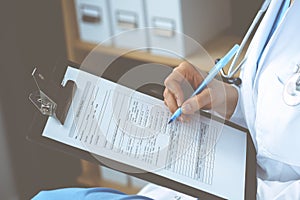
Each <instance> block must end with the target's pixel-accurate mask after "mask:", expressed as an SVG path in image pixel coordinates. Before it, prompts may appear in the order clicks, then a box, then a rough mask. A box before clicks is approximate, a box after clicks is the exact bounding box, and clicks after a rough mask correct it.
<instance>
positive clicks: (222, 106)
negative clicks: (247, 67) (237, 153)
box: [163, 62, 238, 120]
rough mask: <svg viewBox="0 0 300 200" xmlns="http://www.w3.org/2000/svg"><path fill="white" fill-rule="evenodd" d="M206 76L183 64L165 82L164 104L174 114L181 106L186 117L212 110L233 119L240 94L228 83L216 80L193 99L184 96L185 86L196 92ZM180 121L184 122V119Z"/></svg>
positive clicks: (185, 63) (204, 73)
mask: <svg viewBox="0 0 300 200" xmlns="http://www.w3.org/2000/svg"><path fill="white" fill-rule="evenodd" d="M206 75H207V73H206V72H203V71H201V70H199V69H197V68H196V67H194V66H193V65H191V64H190V63H188V62H183V63H181V64H180V65H179V66H178V67H176V68H175V69H174V70H173V72H172V73H171V74H170V75H169V76H168V77H167V78H166V80H165V83H164V84H165V86H166V88H165V90H164V93H163V96H164V102H165V104H166V106H168V108H169V109H170V111H171V112H172V113H174V112H175V111H176V110H177V108H178V107H180V106H181V107H182V113H183V114H184V115H188V114H193V113H194V112H196V111H198V110H199V109H210V110H213V111H216V112H217V113H218V114H220V115H221V116H223V117H224V118H226V119H229V118H230V117H231V115H232V114H233V112H234V110H235V107H236V104H237V100H238V92H237V90H236V89H235V88H234V87H233V86H231V85H229V84H227V83H224V82H222V81H219V80H217V79H214V80H212V81H211V82H210V84H208V87H206V88H205V89H204V90H203V91H202V92H201V93H200V94H198V95H196V96H194V97H192V98H189V96H187V95H186V96H185V95H184V92H185V89H184V88H186V87H184V85H185V86H186V85H189V87H190V88H191V89H193V90H195V89H196V88H197V87H198V86H199V85H200V83H201V82H202V81H203V79H204V78H205V76H206ZM192 92H193V91H192ZM187 98H189V99H187ZM185 99H186V101H185ZM179 119H180V120H183V118H182V117H180V118H179Z"/></svg>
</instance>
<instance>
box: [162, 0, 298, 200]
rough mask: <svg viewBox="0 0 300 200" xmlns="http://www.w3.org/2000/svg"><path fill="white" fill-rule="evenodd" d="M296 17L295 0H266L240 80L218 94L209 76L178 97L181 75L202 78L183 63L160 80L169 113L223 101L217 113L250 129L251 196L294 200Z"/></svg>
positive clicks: (192, 80) (218, 87)
mask: <svg viewBox="0 0 300 200" xmlns="http://www.w3.org/2000/svg"><path fill="white" fill-rule="evenodd" d="M284 5H287V9H286V10H285V11H283V10H282V9H283V7H284ZM299 20H300V0H295V1H294V2H286V1H285V0H272V1H271V3H270V5H269V7H268V10H267V11H266V13H265V15H264V18H263V20H262V21H261V23H260V25H259V27H258V29H257V31H256V33H255V35H254V37H253V39H252V41H251V44H250V46H249V49H248V50H247V53H246V57H245V58H246V61H245V62H244V64H243V65H242V70H241V73H240V78H241V80H242V83H241V85H240V86H239V87H235V86H232V85H229V84H225V91H226V95H220V93H222V91H223V90H224V89H223V88H222V87H223V85H222V83H220V82H219V81H218V80H214V81H212V82H211V84H210V85H209V87H207V88H206V89H205V90H204V91H203V92H201V93H200V94H199V95H197V96H195V97H194V98H191V99H189V100H187V101H185V102H183V95H182V91H181V83H182V81H183V79H186V80H188V81H190V83H191V84H192V85H193V86H194V87H197V85H199V82H201V81H202V78H201V77H202V76H200V74H199V73H198V72H197V71H198V70H196V69H195V68H194V67H193V66H192V65H190V64H188V63H182V64H181V65H179V66H178V67H177V68H175V70H174V71H173V72H172V73H171V74H170V76H169V77H168V78H167V79H166V81H165V85H166V89H165V91H164V98H165V99H164V101H165V104H166V105H167V106H168V107H169V109H170V110H171V111H172V112H174V111H175V110H176V109H177V108H178V107H179V106H182V111H183V113H184V114H191V113H194V112H195V111H196V110H198V109H200V108H205V109H209V108H211V107H212V105H214V106H213V107H218V105H224V104H226V105H227V110H226V112H225V113H224V112H222V111H219V114H221V115H223V116H224V117H225V118H227V119H230V120H231V121H234V122H236V123H239V124H241V125H243V126H246V127H247V128H248V129H249V130H250V133H251V136H252V139H253V141H254V144H255V147H256V150H257V199H300V155H299V152H300V99H299V96H298V95H299V93H300V23H299ZM297 81H298V83H297ZM297 87H298V88H297ZM295 89H298V91H297V90H295ZM294 90H295V91H296V92H295V91H294ZM293 91H294V92H293ZM215 111H217V112H218V109H216V110H215Z"/></svg>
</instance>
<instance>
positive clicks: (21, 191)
mask: <svg viewBox="0 0 300 200" xmlns="http://www.w3.org/2000/svg"><path fill="white" fill-rule="evenodd" d="M1 3H2V4H1V6H0V26H1V29H0V44H1V45H0V55H1V56H0V91H1V93H0V106H1V107H2V110H1V117H2V122H3V123H4V126H5V130H3V131H1V137H5V138H6V142H7V143H6V147H7V151H8V153H9V155H10V161H11V170H12V175H13V178H12V177H11V176H9V174H8V176H7V177H6V178H5V179H2V176H1V183H4V184H5V183H8V184H11V182H12V180H15V184H16V192H17V194H18V196H19V197H20V199H30V198H31V197H32V196H33V195H34V194H36V193H37V192H39V191H40V190H42V189H52V188H58V187H68V186H74V185H76V182H75V181H76V178H77V176H78V174H79V173H80V165H79V164H80V163H79V160H78V159H77V158H73V157H71V156H67V155H64V154H63V153H61V152H58V151H55V150H53V149H49V148H46V147H44V146H40V145H38V144H35V143H31V142H29V141H28V140H27V139H26V137H27V135H28V134H30V133H32V132H35V131H38V130H36V129H35V127H36V124H34V123H33V116H34V115H35V114H36V112H37V111H36V109H35V107H34V106H33V105H32V104H31V103H30V101H29V100H28V95H29V93H30V92H31V91H33V90H36V86H35V85H34V82H33V79H32V77H31V72H32V70H33V68H34V66H38V67H40V68H42V69H49V70H51V69H53V67H54V66H60V61H61V60H64V59H65V58H66V56H65V55H66V52H65V51H66V50H65V46H64V43H65V42H64V32H63V26H62V19H61V8H60V0H26V1H19V0H4V1H2V2H1ZM0 140H1V139H0ZM1 141H2V140H1ZM4 141H5V140H3V141H2V142H4ZM1 148H2V144H1ZM7 156H8V154H6V155H4V158H3V159H4V160H1V164H2V163H8V162H9V159H8V158H7ZM7 168H10V166H9V165H7V166H3V170H6V169H7ZM1 170H2V166H1ZM1 173H4V172H3V171H2V172H1ZM7 187H8V188H10V186H7ZM1 189H2V187H1ZM12 189H13V188H12ZM9 193H10V192H9ZM2 195H4V193H2V192H1V193H0V199H6V198H5V197H4V196H2Z"/></svg>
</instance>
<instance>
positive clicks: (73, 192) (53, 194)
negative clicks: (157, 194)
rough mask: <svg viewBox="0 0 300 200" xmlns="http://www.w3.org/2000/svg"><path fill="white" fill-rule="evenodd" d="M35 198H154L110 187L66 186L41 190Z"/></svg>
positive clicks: (56, 199)
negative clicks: (130, 193) (126, 192)
mask: <svg viewBox="0 0 300 200" xmlns="http://www.w3.org/2000/svg"><path fill="white" fill-rule="evenodd" d="M32 199H33V200H102V199H103V200H129V199H133V200H152V199H150V198H148V197H144V196H140V195H127V194H124V193H122V192H120V191H117V190H114V189H110V188H64V189H57V190H49V191H41V192H39V193H38V194H37V195H36V196H34V197H33V198H32Z"/></svg>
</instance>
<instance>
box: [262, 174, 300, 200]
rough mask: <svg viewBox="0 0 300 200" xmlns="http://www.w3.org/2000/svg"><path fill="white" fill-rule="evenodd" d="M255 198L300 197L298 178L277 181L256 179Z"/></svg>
mask: <svg viewBox="0 0 300 200" xmlns="http://www.w3.org/2000/svg"><path fill="white" fill-rule="evenodd" d="M257 186H258V187H257V200H265V199H274V200H276V199H300V180H295V181H289V182H279V181H263V180H261V179H260V178H258V179H257Z"/></svg>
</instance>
